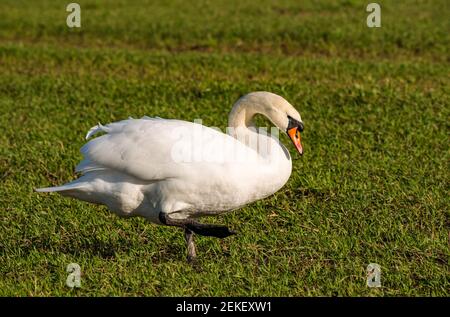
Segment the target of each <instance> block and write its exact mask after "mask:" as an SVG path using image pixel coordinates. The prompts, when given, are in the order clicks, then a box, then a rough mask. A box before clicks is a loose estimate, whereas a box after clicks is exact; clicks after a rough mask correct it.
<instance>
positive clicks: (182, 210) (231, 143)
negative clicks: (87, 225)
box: [37, 92, 302, 256]
mask: <svg viewBox="0 0 450 317" xmlns="http://www.w3.org/2000/svg"><path fill="white" fill-rule="evenodd" d="M257 113H261V114H263V115H265V116H267V117H268V118H269V119H270V120H271V121H272V122H273V123H274V124H275V125H277V126H278V127H279V128H280V129H281V130H282V131H286V130H287V129H288V128H289V125H290V124H291V125H292V122H291V121H293V122H296V123H301V118H300V115H299V114H298V112H297V111H296V110H295V109H294V108H293V107H292V106H291V105H290V104H289V103H288V102H287V101H286V100H284V99H283V98H282V97H280V96H277V95H275V94H271V93H267V92H256V93H250V94H248V95H246V96H244V97H242V98H241V99H239V100H238V102H237V103H236V104H235V106H234V107H233V109H232V111H231V113H230V116H229V125H230V127H232V128H235V130H234V131H233V132H231V133H230V134H231V135H229V134H225V133H222V132H220V131H217V130H215V129H212V128H208V127H206V126H203V125H200V124H197V123H192V122H186V121H180V120H172V119H161V118H149V117H143V118H141V119H132V118H130V119H127V120H123V121H119V122H114V123H110V124H107V125H105V126H103V125H101V124H99V125H97V126H95V127H93V128H91V129H90V131H89V132H88V134H87V135H86V138H90V137H92V136H94V135H95V134H97V133H100V132H103V133H105V134H104V135H101V136H99V137H96V138H94V139H92V140H91V141H89V142H88V143H86V144H85V145H84V146H83V147H82V148H81V153H82V154H83V157H84V159H83V160H82V161H81V162H80V164H78V166H77V167H76V172H78V173H81V177H80V178H78V179H77V180H75V181H73V182H70V183H68V184H65V185H63V186H59V187H52V188H41V189H37V191H40V192H59V193H60V194H62V195H65V196H70V197H74V198H77V199H81V200H84V201H88V202H91V203H96V204H104V205H106V206H107V207H108V208H109V209H110V210H112V211H113V212H115V213H116V214H118V215H119V216H142V217H145V218H146V219H148V220H149V221H151V222H153V223H157V224H161V217H160V215H161V214H164V215H167V216H169V217H170V218H171V219H178V220H183V219H190V218H191V217H198V216H203V215H210V214H217V213H221V212H224V211H228V210H233V209H236V208H239V207H241V206H243V205H245V204H248V203H250V202H253V201H255V200H258V199H262V198H264V197H267V196H269V195H271V194H273V193H274V192H276V191H277V190H279V189H280V188H281V187H282V186H283V185H284V184H285V183H286V182H287V180H288V179H289V176H290V174H291V159H290V155H289V152H288V151H287V150H286V148H285V147H284V146H283V145H282V144H281V143H280V142H279V141H278V140H277V139H276V138H274V137H272V136H271V135H270V134H269V135H264V134H262V133H258V131H255V130H254V129H252V117H253V116H254V115H255V114H257ZM290 120H291V121H290ZM300 130H301V129H300ZM297 133H298V132H297ZM298 137H299V134H298ZM291 138H292V139H293V141H294V144H296V143H295V142H296V141H295V139H294V137H292V136H291ZM250 140H257V146H251V145H252V144H251V142H252V141H250ZM253 143H254V142H253ZM296 146H297V148H298V149H299V151H300V152H301V151H302V150H301V145H300V139H298V144H296ZM299 146H300V147H299ZM184 228H185V229H186V227H184ZM186 230H187V229H186ZM194 231H195V230H194ZM194 256H195V251H194Z"/></svg>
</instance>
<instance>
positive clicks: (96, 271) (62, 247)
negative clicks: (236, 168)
mask: <svg viewBox="0 0 450 317" xmlns="http://www.w3.org/2000/svg"><path fill="white" fill-rule="evenodd" d="M378 2H379V3H380V4H381V7H382V27H381V28H379V29H369V28H367V27H366V26H365V20H366V16H367V13H366V11H365V6H366V4H367V3H366V2H364V1H350V0H346V1H344V0H343V1H337V0H336V1H320V2H319V1H312V0H311V1H294V0H289V1H276V2H272V1H237V0H236V1H225V0H222V1H196V2H195V4H193V3H191V1H167V2H166V1H165V2H164V4H162V3H161V4H158V3H155V2H154V1H151V2H150V1H134V2H130V3H129V2H127V1H124V0H123V1H118V0H116V1H108V2H107V3H108V4H104V2H100V1H81V0H80V1H78V3H80V5H81V9H82V27H81V29H78V30H74V29H68V28H67V27H66V26H65V19H66V15H67V13H66V12H65V6H66V5H67V3H68V2H67V1H50V0H47V1H33V2H32V3H31V2H30V1H13V0H7V1H5V0H4V1H2V2H1V3H0V110H1V116H0V128H1V133H0V180H1V186H0V295H3V296H5V295H9V296H72V295H73V296H105V295H126V296H136V295H138V296H140V295H146V296H154V295H163V296H167V295H168V296H171V295H181V296H184V295H195V296H197V295H203V296H210V295H215V296H229V295H230V296H241V295H248V296H256V295H270V296H311V295H340V296H349V295H350V296H383V295H384V296H399V295H407V296H419V295H425V296H430V295H433V296H437V295H440V296H449V293H450V279H449V277H450V274H449V268H450V266H449V258H450V257H449V255H450V254H449V228H450V221H449V199H448V192H449V172H448V169H449V164H448V162H449V150H448V133H449V123H448V122H449V117H450V107H449V106H450V100H449V99H450V97H449V96H450V94H449V90H450V89H449V84H450V79H449V70H450V67H449V59H448V49H449V35H448V30H449V26H450V25H449V20H448V3H447V1H446V0H440V1H378ZM189 3H190V4H189ZM255 90H268V91H272V92H274V93H278V94H280V95H282V96H284V97H285V98H286V99H288V100H289V101H290V102H291V103H292V104H293V105H295V106H296V108H297V109H298V110H299V111H300V113H301V114H302V118H303V120H304V122H305V127H306V128H305V132H304V134H303V143H304V149H305V155H304V156H303V157H301V158H299V157H298V155H296V154H295V153H294V149H292V147H291V146H290V144H289V143H288V142H287V139H286V138H283V141H284V143H285V144H286V145H289V148H290V150H291V152H292V155H293V157H294V164H293V173H292V176H291V179H290V180H289V182H288V184H287V185H286V186H285V187H284V188H283V189H281V190H280V191H279V192H278V193H276V194H275V195H273V196H271V197H270V198H268V199H265V200H262V201H259V202H256V203H253V204H251V205H249V206H247V207H245V208H243V209H241V210H239V211H236V212H233V213H230V214H227V215H224V216H221V217H219V218H215V219H207V221H209V222H216V223H224V224H227V225H228V226H230V227H231V228H232V229H235V230H237V231H238V232H239V234H238V235H237V236H233V237H231V238H227V239H225V240H217V239H213V238H205V237H197V243H198V252H199V265H198V267H197V268H193V267H191V266H189V265H187V264H186V263H185V247H184V241H183V237H182V234H181V232H180V231H178V230H176V229H174V228H165V227H161V226H155V225H152V224H149V223H147V222H145V221H144V220H143V219H137V218H136V219H128V220H125V219H120V218H118V217H116V216H114V215H113V214H111V213H110V212H109V211H107V210H106V208H105V207H101V206H95V205H90V204H87V203H84V202H80V201H76V200H72V199H68V198H62V197H60V196H58V195H48V194H37V193H35V192H33V189H34V188H36V187H42V186H50V185H57V184H62V183H65V182H67V181H69V180H71V179H73V178H74V177H75V174H74V167H75V165H76V164H77V162H78V161H79V160H80V159H81V155H80V153H79V148H80V147H81V146H82V145H83V144H84V142H85V140H84V135H85V133H86V131H87V130H88V129H89V128H90V127H91V126H93V125H95V124H96V123H97V122H102V123H108V122H111V121H114V120H120V119H124V118H127V117H128V116H133V117H139V116H142V115H149V116H161V117H168V118H181V119H185V120H190V121H191V120H193V119H195V118H201V119H203V122H204V124H206V125H210V126H219V127H221V128H224V127H225V126H226V118H227V114H228V111H229V110H230V108H231V106H232V104H233V102H234V101H235V100H236V99H237V98H238V97H239V96H241V95H242V94H245V93H247V92H250V91H255ZM263 123H265V122H263ZM71 262H76V263H78V264H80V266H81V269H82V272H83V275H82V287H81V288H80V289H70V288H68V287H67V286H66V285H65V280H66V276H67V273H66V272H65V269H66V266H67V264H69V263H71ZM372 262H375V263H378V264H380V266H381V269H382V287H381V288H379V289H373V288H368V287H367V286H366V277H365V274H366V272H365V270H366V267H367V265H368V264H369V263H372Z"/></svg>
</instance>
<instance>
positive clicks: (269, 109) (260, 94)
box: [229, 91, 304, 155]
mask: <svg viewBox="0 0 450 317" xmlns="http://www.w3.org/2000/svg"><path fill="white" fill-rule="evenodd" d="M257 113H260V114H262V115H264V116H266V117H267V118H268V119H269V120H270V121H272V123H273V124H275V125H276V126H277V127H278V128H279V129H280V130H281V131H283V132H285V133H287V135H288V136H289V138H290V139H291V140H292V142H293V144H294V146H295V148H296V149H297V151H298V153H300V155H302V154H303V147H302V144H301V139H300V132H302V131H303V129H304V125H303V121H302V118H301V116H300V113H298V111H297V110H296V109H295V108H294V107H293V106H292V105H291V104H290V103H289V102H288V101H287V100H286V99H284V98H283V97H281V96H278V95H276V94H274V93H271V92H267V91H257V92H251V93H249V94H247V95H245V96H243V97H241V98H240V99H239V100H238V101H237V102H236V103H235V105H234V106H233V109H232V110H231V113H230V117H229V122H230V126H238V125H242V124H245V125H246V126H249V125H251V124H252V123H251V122H252V118H253V116H254V115H255V114H257ZM238 118H244V122H239V121H240V120H239V119H238Z"/></svg>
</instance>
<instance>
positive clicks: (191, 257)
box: [184, 228, 197, 263]
mask: <svg viewBox="0 0 450 317" xmlns="http://www.w3.org/2000/svg"><path fill="white" fill-rule="evenodd" d="M184 239H185V240H186V247H187V261H188V263H192V262H193V261H195V259H196V257H197V253H196V252H195V243H194V233H193V232H192V231H191V230H189V229H187V228H186V229H184Z"/></svg>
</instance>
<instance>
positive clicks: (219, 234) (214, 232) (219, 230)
mask: <svg viewBox="0 0 450 317" xmlns="http://www.w3.org/2000/svg"><path fill="white" fill-rule="evenodd" d="M159 221H161V223H163V224H165V225H167V226H175V227H180V228H184V229H189V230H191V231H193V232H195V233H197V234H199V235H201V236H208V237H216V238H226V237H228V236H231V235H233V234H236V233H235V232H233V231H230V230H229V229H228V227H227V226H220V225H212V224H205V223H200V222H197V221H195V220H193V219H189V218H188V219H172V218H170V217H169V215H167V214H166V213H163V212H160V213H159Z"/></svg>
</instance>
